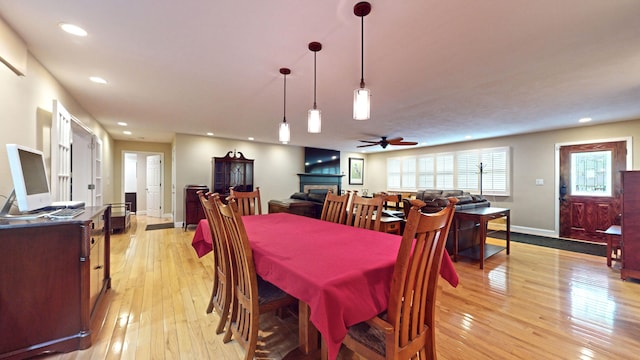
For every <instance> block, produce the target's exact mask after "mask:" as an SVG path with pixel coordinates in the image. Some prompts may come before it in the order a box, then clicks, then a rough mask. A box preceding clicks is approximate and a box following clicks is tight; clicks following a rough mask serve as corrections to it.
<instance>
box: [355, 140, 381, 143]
mask: <svg viewBox="0 0 640 360" xmlns="http://www.w3.org/2000/svg"><path fill="white" fill-rule="evenodd" d="M358 141H361V142H364V143H369V144H379V143H380V141H371V140H358Z"/></svg>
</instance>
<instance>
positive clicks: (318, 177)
mask: <svg viewBox="0 0 640 360" xmlns="http://www.w3.org/2000/svg"><path fill="white" fill-rule="evenodd" d="M343 176H344V175H342V174H309V173H300V174H298V177H299V178H300V192H304V189H305V185H331V186H333V185H335V186H337V187H338V191H337V194H340V193H341V192H342V177H343Z"/></svg>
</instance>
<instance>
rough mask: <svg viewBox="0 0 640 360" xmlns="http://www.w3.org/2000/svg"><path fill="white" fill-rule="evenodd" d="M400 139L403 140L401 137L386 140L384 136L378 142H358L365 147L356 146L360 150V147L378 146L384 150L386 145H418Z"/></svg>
mask: <svg viewBox="0 0 640 360" xmlns="http://www.w3.org/2000/svg"><path fill="white" fill-rule="evenodd" d="M402 139H403V138H401V137H396V138H393V139H387V137H386V136H381V137H380V140H378V141H370V140H360V141H362V142H364V143H367V145H358V147H359V148H361V147H367V146H376V145H380V146H381V147H382V148H383V149H386V148H387V145H418V143H417V142H415V141H402Z"/></svg>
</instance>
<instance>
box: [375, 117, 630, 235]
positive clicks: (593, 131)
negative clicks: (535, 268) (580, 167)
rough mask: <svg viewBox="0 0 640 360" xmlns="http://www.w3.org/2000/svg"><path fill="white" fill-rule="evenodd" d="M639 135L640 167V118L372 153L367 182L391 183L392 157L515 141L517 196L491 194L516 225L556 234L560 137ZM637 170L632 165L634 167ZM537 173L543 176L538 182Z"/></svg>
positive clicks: (514, 192)
mask: <svg viewBox="0 0 640 360" xmlns="http://www.w3.org/2000/svg"><path fill="white" fill-rule="evenodd" d="M628 136H631V137H632V138H633V153H632V154H631V156H632V160H633V169H640V142H639V141H640V140H639V139H640V120H634V121H624V122H616V123H607V124H604V125H591V126H581V127H575V128H571V129H564V130H555V131H547V132H540V133H533V134H525V135H515V136H506V137H501V138H495V139H488V140H478V141H468V142H461V143H457V144H449V145H443V146H434V147H422V148H412V149H408V150H403V151H393V152H382V153H377V154H369V155H368V157H367V160H365V182H366V184H367V186H368V187H369V190H370V191H383V190H385V189H386V171H387V170H386V169H387V163H386V162H387V158H388V157H397V156H405V155H417V154H429V153H438V152H447V151H460V150H468V149H479V148H491V147H498V146H509V147H510V148H511V175H512V178H511V189H512V192H511V196H509V197H497V196H489V197H488V198H489V200H490V201H491V204H492V205H495V206H498V207H505V208H510V209H511V224H512V228H513V227H515V228H519V230H520V231H522V232H528V233H538V234H547V235H551V234H552V233H555V232H556V229H555V223H556V203H557V201H558V200H557V193H556V184H555V179H556V173H555V146H556V144H560V143H568V142H583V141H594V142H598V141H599V140H603V139H614V138H615V139H618V140H619V139H620V138H622V137H628ZM628 170H631V169H628ZM536 179H543V181H544V185H542V186H538V185H536V183H535V180H536Z"/></svg>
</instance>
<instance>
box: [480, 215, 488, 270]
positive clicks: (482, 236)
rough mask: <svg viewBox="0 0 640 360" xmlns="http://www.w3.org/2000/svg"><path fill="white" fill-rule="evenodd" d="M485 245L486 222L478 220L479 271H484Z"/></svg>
mask: <svg viewBox="0 0 640 360" xmlns="http://www.w3.org/2000/svg"><path fill="white" fill-rule="evenodd" d="M486 243H487V220H486V219H484V218H482V217H481V218H480V269H484V247H485V244H486Z"/></svg>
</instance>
